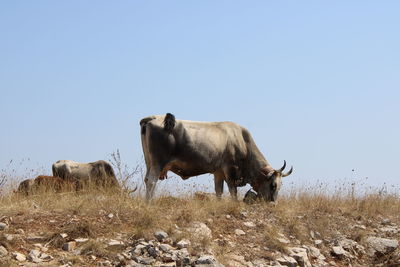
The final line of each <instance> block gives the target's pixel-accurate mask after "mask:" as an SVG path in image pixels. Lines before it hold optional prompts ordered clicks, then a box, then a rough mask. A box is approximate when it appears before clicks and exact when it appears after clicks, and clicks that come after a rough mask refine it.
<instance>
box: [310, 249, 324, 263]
mask: <svg viewBox="0 0 400 267" xmlns="http://www.w3.org/2000/svg"><path fill="white" fill-rule="evenodd" d="M309 254H310V256H311V257H312V258H314V259H319V260H325V256H324V255H322V254H321V251H320V250H319V249H317V248H315V247H309Z"/></svg>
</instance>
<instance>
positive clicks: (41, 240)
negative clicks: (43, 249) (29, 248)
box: [26, 235, 47, 243]
mask: <svg viewBox="0 0 400 267" xmlns="http://www.w3.org/2000/svg"><path fill="white" fill-rule="evenodd" d="M26 240H27V241H28V242H31V243H44V242H46V241H47V237H45V236H36V235H30V236H28V237H27V238H26Z"/></svg>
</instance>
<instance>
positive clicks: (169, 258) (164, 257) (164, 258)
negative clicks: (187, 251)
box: [161, 253, 178, 262]
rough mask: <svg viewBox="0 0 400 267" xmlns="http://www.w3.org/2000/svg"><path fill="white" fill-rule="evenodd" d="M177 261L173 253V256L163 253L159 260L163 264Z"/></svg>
mask: <svg viewBox="0 0 400 267" xmlns="http://www.w3.org/2000/svg"><path fill="white" fill-rule="evenodd" d="M177 259H178V258H177V256H176V255H175V253H174V254H171V253H165V254H163V255H161V260H162V261H163V262H174V261H176V260H177Z"/></svg>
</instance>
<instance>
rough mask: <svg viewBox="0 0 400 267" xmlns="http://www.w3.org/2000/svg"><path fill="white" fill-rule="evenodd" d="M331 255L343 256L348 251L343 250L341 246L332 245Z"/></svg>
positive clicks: (346, 254)
mask: <svg viewBox="0 0 400 267" xmlns="http://www.w3.org/2000/svg"><path fill="white" fill-rule="evenodd" d="M332 255H333V256H336V257H338V258H345V257H346V256H348V252H347V251H345V250H344V249H343V248H342V247H341V246H334V247H332Z"/></svg>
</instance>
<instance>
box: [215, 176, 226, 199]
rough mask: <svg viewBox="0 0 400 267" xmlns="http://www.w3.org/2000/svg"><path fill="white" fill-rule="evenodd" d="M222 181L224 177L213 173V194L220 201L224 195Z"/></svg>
mask: <svg viewBox="0 0 400 267" xmlns="http://www.w3.org/2000/svg"><path fill="white" fill-rule="evenodd" d="M224 180H225V176H224V174H223V173H222V172H216V173H214V185H215V194H216V196H217V198H218V199H221V196H222V193H224Z"/></svg>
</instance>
